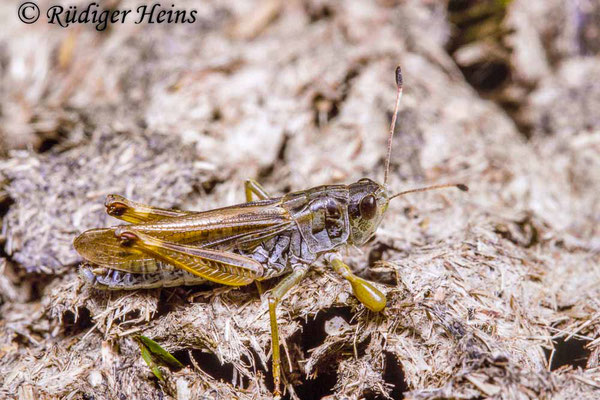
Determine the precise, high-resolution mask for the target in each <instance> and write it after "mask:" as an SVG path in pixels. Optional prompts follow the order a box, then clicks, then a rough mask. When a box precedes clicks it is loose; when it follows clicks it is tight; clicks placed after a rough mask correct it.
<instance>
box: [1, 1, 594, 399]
mask: <svg viewBox="0 0 600 400" xmlns="http://www.w3.org/2000/svg"><path fill="white" fill-rule="evenodd" d="M563 3H564V2H558V1H551V2H547V8H544V7H539V8H536V7H529V6H528V5H527V4H526V2H524V1H523V2H521V1H515V2H513V3H512V5H511V6H510V8H509V9H508V10H507V14H508V16H507V19H506V24H510V26H511V27H512V28H513V31H512V33H507V34H506V35H508V36H507V37H506V38H505V39H506V41H507V42H510V45H511V46H513V48H514V49H515V51H514V52H512V53H510V57H509V59H508V60H507V63H508V64H509V65H510V67H511V68H512V69H511V73H512V74H513V80H512V81H511V84H510V85H508V86H509V87H505V88H502V89H500V90H506V91H508V93H509V94H510V93H515V90H516V91H518V94H519V95H518V96H516V97H514V98H516V99H518V109H519V118H516V119H514V120H513V119H511V118H509V116H508V115H511V116H513V117H514V115H515V114H514V113H510V114H507V112H506V110H505V109H502V108H501V107H500V106H499V105H498V104H504V103H502V102H501V101H498V102H492V101H488V100H484V99H483V98H482V96H480V95H479V94H478V93H477V92H476V91H475V90H473V88H472V87H471V86H469V85H468V84H467V83H466V82H465V80H464V79H463V77H462V74H461V72H460V70H459V69H458V67H457V66H456V65H455V64H454V60H453V59H452V57H451V56H450V55H448V53H447V52H446V51H445V49H444V47H443V46H444V43H445V42H446V40H447V38H448V34H449V31H450V27H449V25H448V22H447V20H446V18H445V6H442V5H436V4H438V3H431V4H428V3H427V4H426V3H425V2H419V1H404V2H400V3H399V4H395V3H392V2H381V3H380V4H376V3H374V4H372V5H368V4H370V3H364V4H361V5H359V4H358V3H356V4H355V3H352V4H351V5H347V6H345V7H342V6H340V5H339V4H337V3H334V2H329V1H307V2H302V3H292V4H289V5H287V4H286V5H284V4H283V3H279V2H277V1H264V2H260V3H258V4H257V5H253V4H252V3H241V4H240V3H238V2H236V3H235V5H234V4H233V2H232V4H222V3H218V4H212V3H210V2H203V3H202V4H199V3H195V2H189V3H184V2H182V3H181V6H187V7H193V8H197V9H198V10H199V14H200V16H201V19H200V22H201V23H198V24H196V25H193V26H171V27H168V26H154V27H149V26H143V25H141V26H137V25H136V26H119V27H116V28H115V29H114V30H112V31H109V32H106V33H104V34H102V35H99V34H96V33H95V32H93V31H92V30H89V29H82V30H75V29H73V30H68V31H67V30H59V29H56V28H55V27H52V26H45V25H39V24H38V25H33V26H24V25H20V24H18V23H16V22H14V21H13V22H11V24H12V25H11V26H9V28H10V29H8V30H6V31H3V32H2V33H1V34H0V41H1V42H2V46H0V48H1V49H2V50H1V52H2V59H6V60H7V61H6V63H2V65H8V66H9V67H6V68H5V67H2V69H0V79H1V87H2V88H3V91H4V93H5V94H6V95H5V96H3V97H2V99H1V100H0V106H1V107H2V109H3V110H7V111H8V112H3V113H2V115H1V116H0V118H1V120H2V121H1V123H0V134H1V137H2V141H3V143H4V148H3V150H4V153H5V154H7V156H6V157H5V158H4V159H3V160H2V162H1V163H0V172H1V174H2V177H3V187H2V205H3V208H4V209H5V210H6V213H5V215H4V216H3V234H4V239H5V244H4V248H5V254H4V257H3V259H2V264H1V267H0V268H1V271H2V274H0V289H1V290H0V299H1V301H2V304H1V305H0V316H1V320H0V396H2V397H17V398H21V399H33V398H67V399H89V398H92V396H93V398H97V399H99V398H111V399H112V398H116V399H117V398H139V399H148V398H161V396H165V395H166V396H170V397H173V398H178V399H212V398H219V399H222V398H240V399H257V398H270V397H271V396H270V389H271V386H270V385H271V383H270V375H269V372H267V371H268V368H269V362H270V354H269V350H270V335H269V324H268V314H267V312H266V311H267V310H266V305H265V304H264V303H263V302H262V301H261V300H260V296H259V294H258V290H257V288H255V287H254V286H248V287H244V288H240V289H232V288H228V287H220V286H212V285H206V286H198V287H182V288H170V289H162V290H158V289H157V290H148V291H137V292H111V293H107V292H100V291H96V290H92V289H90V288H88V287H86V286H84V285H83V283H82V282H81V281H80V280H79V279H78V278H77V274H76V266H77V263H78V258H77V254H76V253H75V252H74V250H73V249H72V247H71V241H72V239H73V238H74V237H75V236H76V235H77V234H78V233H79V232H81V231H83V230H85V229H88V228H91V227H97V226H105V225H110V224H115V223H116V221H114V222H113V221H110V219H109V218H108V217H107V216H105V215H104V214H103V206H102V203H103V198H104V196H105V195H106V194H108V193H119V194H122V195H125V196H126V197H129V198H131V199H134V200H137V201H141V202H146V203H151V204H155V205H158V206H168V207H171V206H175V207H180V208H185V209H208V208H212V207H215V206H220V205H227V204H234V203H236V202H241V201H242V199H243V195H242V190H241V187H242V183H243V180H244V179H245V178H248V177H253V178H256V179H258V180H259V181H260V182H261V183H263V184H264V185H265V186H266V187H267V188H269V189H270V190H272V192H273V193H279V192H285V191H289V190H295V189H302V188H306V187H310V186H314V185H318V184H324V183H337V182H351V181H354V180H356V179H358V178H360V177H362V176H370V177H372V178H377V177H381V175H382V168H381V167H382V160H383V157H384V153H385V148H384V143H385V139H386V137H385V132H386V129H387V125H388V123H389V117H390V112H391V108H392V106H393V98H394V84H393V70H394V66H395V65H396V64H397V63H398V62H400V63H401V64H402V66H403V70H404V75H405V85H406V89H405V97H404V103H403V108H402V111H401V113H400V124H401V127H400V129H399V130H398V132H397V137H396V139H395V146H394V151H393V155H392V157H393V162H392V168H393V171H392V179H391V185H392V186H393V187H397V188H401V187H412V186H415V185H418V184H423V183H425V182H427V183H429V182H431V183H434V182H447V181H464V182H465V183H468V184H469V186H470V188H471V191H470V192H469V193H468V194H464V193H460V192H454V191H448V192H436V193H424V194H415V195H411V196H410V197H408V196H407V197H405V198H402V199H400V200H395V201H397V203H396V204H393V206H392V207H390V210H389V211H388V215H387V217H386V220H385V221H384V224H383V226H382V227H381V228H380V230H379V232H378V235H377V237H376V238H375V239H374V240H373V241H372V242H371V243H369V244H368V245H367V246H365V247H364V248H362V249H349V250H348V254H347V256H346V257H347V260H348V261H349V262H351V263H352V265H353V267H354V268H355V270H356V271H357V273H359V274H361V275H362V276H365V277H367V278H370V279H372V280H374V281H375V282H377V285H378V287H380V288H381V289H382V290H384V291H385V292H386V293H387V296H388V307H387V308H386V309H385V310H384V311H383V312H382V313H380V314H374V313H371V312H368V311H367V310H365V308H364V307H363V306H361V305H360V304H359V303H358V301H357V300H356V299H354V297H352V295H351V293H350V289H349V287H348V286H347V284H346V283H345V282H343V281H342V280H341V279H339V278H338V277H337V276H336V275H335V274H333V272H332V271H331V269H330V268H329V267H328V266H326V265H324V264H320V263H319V264H317V265H315V267H314V268H313V269H312V271H311V272H310V273H309V275H308V277H307V278H306V279H305V280H304V282H303V283H302V284H301V285H300V286H299V287H298V288H296V289H295V290H293V291H292V292H291V293H290V294H289V295H288V296H287V297H286V299H285V300H284V302H283V303H282V305H281V307H280V312H279V315H280V318H279V320H280V331H281V335H282V341H283V353H284V354H285V357H284V360H285V362H284V364H285V365H284V369H285V371H286V374H285V379H286V384H287V393H288V394H289V396H290V397H291V398H294V399H295V398H299V399H309V398H314V397H317V396H318V395H322V396H330V397H328V398H345V397H348V398H365V397H366V398H374V397H377V398H386V397H387V398H398V397H399V396H400V395H401V394H402V393H403V395H404V396H405V397H406V398H415V399H425V398H427V399H429V398H431V399H433V398H465V399H469V398H480V397H491V398H502V399H513V398H516V399H521V398H522V399H526V398H569V399H575V398H577V399H580V398H589V399H594V398H597V397H598V389H599V388H600V369H599V362H600V361H599V360H600V313H599V312H598V306H599V305H598V299H599V298H600V296H599V295H600V289H599V287H600V285H599V283H600V270H599V269H598V263H599V261H600V233H599V230H598V225H599V222H600V196H599V195H598V190H597V188H598V187H600V156H599V154H600V140H599V137H600V122H599V121H598V118H597V116H596V114H595V112H594V110H596V109H598V106H600V104H598V103H599V102H600V99H599V98H598V93H600V92H599V90H598V85H597V82H598V81H600V79H595V78H600V70H599V69H598V67H597V65H598V61H599V58H598V57H600V56H599V55H598V53H597V49H595V48H594V47H593V46H592V44H590V43H591V42H590V41H589V40H588V39H586V38H587V36H585V35H583V36H581V35H580V36H581V37H580V36H577V32H575V33H573V31H572V29H571V28H572V26H573V24H574V22H573V20H572V19H571V18H574V17H573V16H572V14H570V12H571V11H569V10H570V9H568V8H567V7H566V6H564V5H563ZM131 4H133V3H131ZM131 4H130V2H123V5H122V6H123V7H126V6H130V5H131ZM545 4H546V3H545ZM178 5H179V4H178ZM12 7H13V6H12V5H5V4H3V5H2V6H0V8H1V10H2V12H4V13H10V12H13V11H14V10H13V9H12ZM586 10H587V9H586ZM586 10H584V11H585V12H588V13H590V14H589V15H590V16H594V17H595V18H596V17H597V15H596V14H595V13H596V12H597V10H595V9H593V8H591V9H590V10H587V11H586ZM582 12H583V11H582ZM542 15H546V16H547V15H558V16H560V18H558V17H557V18H555V19H554V20H555V21H557V22H556V23H557V24H558V22H559V21H562V22H561V24H562V25H561V26H564V28H563V29H562V30H561V28H560V26H558V25H557V26H552V23H553V22H551V21H549V22H548V23H547V24H546V25H544V24H541V22H540V21H542V20H543V21H548V18H546V19H542V18H541V16H542ZM590 18H591V17H590ZM563 22H564V24H563ZM9 25H10V24H9ZM585 29H588V28H586V26H584V31H583V32H584V33H585V34H589V33H586V32H587V31H586V30H585ZM590 29H591V28H590ZM509 32H510V31H509ZM578 38H580V39H581V38H583V39H581V40H580V41H578V40H579V39H578ZM40 40H43V41H44V42H43V43H44V46H39V45H38V42H39V41H40ZM528 46H529V47H528ZM582 46H583V47H582ZM69 48H73V49H74V50H73V51H72V52H68V51H67V50H68V49H69ZM582 48H584V49H585V50H586V52H583V51H582ZM61 49H62V50H61ZM61 51H62V53H61ZM57 54H62V56H61V57H58V56H57ZM532 54H533V55H535V59H533V60H532V59H531V55H532ZM533 62H535V63H536V65H538V67H537V68H536V69H535V71H537V72H536V73H535V74H532V73H531V70H530V69H528V68H529V67H530V66H531V65H532V63H533ZM15 65H22V69H20V70H17V69H16V67H14V66H15ZM40 71H42V72H43V73H40ZM496 93H498V92H496ZM506 94H507V93H506V92H502V93H501V96H498V97H496V96H495V95H492V96H490V98H492V99H494V100H496V99H498V98H505V96H506ZM503 96H504V97H503ZM524 126H527V127H528V129H527V135H528V136H529V139H525V138H524V135H523V134H522V133H523V132H522V130H523V129H524V128H523V127H524ZM15 138H19V140H16V139H15ZM22 142H25V144H26V145H29V146H32V149H29V150H25V151H23V150H21V151H11V150H12V149H15V148H19V147H23V143H22ZM55 142H57V143H58V144H57V145H55V146H54V147H52V149H51V150H50V151H47V152H43V153H40V152H39V151H37V150H40V147H39V146H41V147H42V149H43V147H44V146H49V145H50V144H52V143H55ZM274 283H275V282H268V283H267V285H266V286H267V287H269V286H271V285H273V284H274ZM136 334H144V335H146V336H148V337H151V338H153V339H154V340H156V341H157V342H159V343H160V344H161V345H163V346H164V347H165V348H166V349H168V350H169V351H171V352H173V353H174V354H175V355H176V356H177V357H178V358H179V359H180V360H181V361H182V362H184V364H185V365H186V367H185V368H184V369H182V370H180V371H165V373H166V377H167V379H166V382H165V383H164V384H163V383H159V382H158V381H157V380H156V379H155V378H154V377H153V375H152V374H151V372H150V370H149V369H148V367H147V366H146V365H145V364H144V363H143V361H142V359H141V357H140V354H139V349H138V348H137V345H136V344H135V342H134V340H133V336H134V335H136ZM311 394H312V396H313V397H311ZM336 396H337V397H336Z"/></svg>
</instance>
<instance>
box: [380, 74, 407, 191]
mask: <svg viewBox="0 0 600 400" xmlns="http://www.w3.org/2000/svg"><path fill="white" fill-rule="evenodd" d="M396 86H397V87H398V94H397V95H396V108H395V109H394V116H393V117H392V125H391V126H390V134H389V136H388V145H387V159H386V160H385V175H384V177H383V185H384V186H385V185H387V181H388V175H389V174H390V157H391V156H392V139H393V138H394V130H395V129H396V118H398V109H399V108H400V100H401V99H402V69H401V68H400V66H397V67H396Z"/></svg>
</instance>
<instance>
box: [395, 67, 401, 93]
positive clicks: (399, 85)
mask: <svg viewBox="0 0 600 400" xmlns="http://www.w3.org/2000/svg"><path fill="white" fill-rule="evenodd" d="M396 86H398V89H402V68H400V66H399V65H398V66H397V67H396Z"/></svg>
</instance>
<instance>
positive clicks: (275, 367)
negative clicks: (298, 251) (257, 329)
mask: <svg viewBox="0 0 600 400" xmlns="http://www.w3.org/2000/svg"><path fill="white" fill-rule="evenodd" d="M306 271H308V265H297V266H295V267H294V270H293V272H292V273H291V274H289V275H288V276H286V277H285V278H283V279H282V280H281V281H280V282H279V283H278V284H277V286H275V288H274V289H273V290H272V291H271V292H270V293H269V294H268V296H269V317H270V319H271V349H272V353H273V362H272V364H271V365H272V372H273V384H274V386H275V389H274V391H273V394H274V395H275V396H279V395H281V392H280V391H279V384H280V382H281V357H280V354H279V328H278V327H277V312H276V311H277V304H278V303H279V302H280V301H281V299H283V296H285V294H286V293H287V292H288V291H289V290H290V289H291V288H292V287H294V286H296V285H297V284H298V283H299V282H300V281H301V280H302V278H303V277H304V275H306Z"/></svg>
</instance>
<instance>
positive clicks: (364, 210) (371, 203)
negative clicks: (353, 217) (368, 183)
mask: <svg viewBox="0 0 600 400" xmlns="http://www.w3.org/2000/svg"><path fill="white" fill-rule="evenodd" d="M358 209H359V211H360V216H361V217H363V218H364V219H373V218H375V214H377V201H376V200H375V196H373V195H371V194H369V195H367V196H365V197H363V198H362V200H361V201H360V204H359V205H358Z"/></svg>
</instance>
